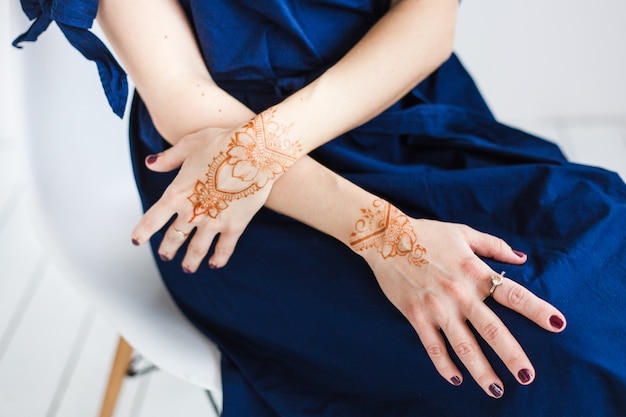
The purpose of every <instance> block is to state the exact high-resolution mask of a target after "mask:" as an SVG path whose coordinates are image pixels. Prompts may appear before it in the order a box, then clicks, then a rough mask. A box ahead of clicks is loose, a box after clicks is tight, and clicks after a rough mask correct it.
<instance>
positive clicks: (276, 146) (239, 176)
mask: <svg viewBox="0 0 626 417" xmlns="http://www.w3.org/2000/svg"><path fill="white" fill-rule="evenodd" d="M274 113H275V109H274V108H269V109H268V110H266V111H264V112H263V113H261V114H259V115H257V116H256V117H254V118H253V119H252V120H250V121H249V122H248V123H246V124H245V125H244V126H242V127H241V128H240V129H239V130H237V131H236V132H235V134H234V135H233V136H232V137H231V139H230V143H229V144H228V149H227V150H226V151H222V152H220V153H219V154H218V155H217V156H216V157H215V158H214V159H213V162H211V164H209V167H208V170H207V173H206V175H205V176H206V179H205V180H204V181H201V180H198V181H197V182H196V185H195V188H194V192H193V193H192V194H191V195H190V196H188V197H187V199H188V200H189V201H190V202H191V204H192V205H193V216H192V218H191V220H189V222H192V221H193V220H194V219H195V218H196V217H197V216H200V215H202V214H204V215H207V216H210V217H212V218H216V217H217V216H218V214H219V213H220V212H222V211H223V210H225V209H226V208H227V207H228V203H229V202H231V201H234V200H239V199H241V198H245V197H247V196H249V195H252V194H254V193H256V192H257V191H259V190H260V189H262V188H263V187H265V186H266V185H267V184H268V182H269V181H271V180H274V179H275V178H276V177H277V176H279V175H281V174H283V173H285V172H286V171H287V169H288V168H289V167H290V166H291V165H292V164H293V163H294V162H295V161H296V160H297V158H298V155H299V153H300V152H301V146H300V142H299V141H298V140H292V139H290V138H288V137H287V135H288V133H289V126H284V125H281V124H280V123H278V122H277V121H275V120H274Z"/></svg>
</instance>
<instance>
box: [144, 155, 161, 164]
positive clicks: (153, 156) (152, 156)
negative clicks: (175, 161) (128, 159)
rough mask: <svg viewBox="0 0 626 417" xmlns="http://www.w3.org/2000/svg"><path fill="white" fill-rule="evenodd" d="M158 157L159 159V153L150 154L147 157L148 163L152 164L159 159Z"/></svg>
mask: <svg viewBox="0 0 626 417" xmlns="http://www.w3.org/2000/svg"><path fill="white" fill-rule="evenodd" d="M157 159H159V156H158V155H148V156H147V157H146V164H148V165H152V164H154V163H155V162H156V161H157Z"/></svg>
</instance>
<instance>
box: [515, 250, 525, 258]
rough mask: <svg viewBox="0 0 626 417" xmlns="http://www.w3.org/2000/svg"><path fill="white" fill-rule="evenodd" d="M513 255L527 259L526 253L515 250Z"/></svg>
mask: <svg viewBox="0 0 626 417" xmlns="http://www.w3.org/2000/svg"><path fill="white" fill-rule="evenodd" d="M513 253H514V254H516V255H517V256H519V257H520V258H524V257H526V254H525V253H524V252H521V251H518V250H515V249H513Z"/></svg>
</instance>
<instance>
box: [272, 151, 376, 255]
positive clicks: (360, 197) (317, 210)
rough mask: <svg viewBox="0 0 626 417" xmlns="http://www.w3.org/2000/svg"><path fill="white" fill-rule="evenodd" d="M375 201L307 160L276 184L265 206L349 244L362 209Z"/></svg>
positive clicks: (315, 163)
mask: <svg viewBox="0 0 626 417" xmlns="http://www.w3.org/2000/svg"><path fill="white" fill-rule="evenodd" d="M375 198H376V197H375V196H374V195H373V194H371V193H369V192H367V191H365V190H363V189H362V188H360V187H358V186H357V185H355V184H353V183H351V182H350V181H348V180H347V179H345V178H343V177H341V176H339V175H338V174H336V173H335V172H332V171H331V170H329V169H328V168H326V167H324V166H323V165H321V164H319V163H318V162H317V161H315V160H314V159H312V158H309V157H305V158H303V159H301V160H300V161H298V162H297V163H296V164H294V165H293V166H292V167H291V169H290V170H289V173H288V174H287V175H283V176H282V177H280V178H279V179H278V180H277V181H276V182H275V183H274V186H273V187H272V192H271V193H270V196H269V198H268V199H267V202H266V204H265V206H266V207H268V208H270V209H272V210H274V211H276V212H278V213H281V214H284V215H286V216H289V217H291V218H293V219H295V220H298V221H300V222H302V223H304V224H307V225H308V226H311V227H313V228H315V229H317V230H319V231H321V232H323V233H326V234H328V235H330V236H332V237H334V238H336V239H338V240H339V241H341V242H342V243H344V244H346V245H349V236H350V234H351V233H352V232H353V231H354V223H355V221H356V220H357V218H358V216H359V214H360V213H361V212H360V209H361V208H363V207H367V206H368V205H369V204H371V202H372V201H373V200H374V199H375Z"/></svg>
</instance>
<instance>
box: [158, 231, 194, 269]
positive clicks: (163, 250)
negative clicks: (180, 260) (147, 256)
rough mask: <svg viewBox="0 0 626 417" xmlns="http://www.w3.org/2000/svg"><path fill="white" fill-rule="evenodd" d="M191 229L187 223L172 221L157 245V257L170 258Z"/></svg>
mask: <svg viewBox="0 0 626 417" xmlns="http://www.w3.org/2000/svg"><path fill="white" fill-rule="evenodd" d="M192 231H193V227H192V226H190V225H189V224H176V222H174V223H172V225H171V226H170V227H169V228H168V229H167V231H166V232H165V235H164V236H163V240H162V241H161V245H159V250H158V253H159V257H160V258H161V259H162V260H164V261H169V260H172V259H173V258H174V256H176V253H177V252H178V249H180V247H181V246H182V244H183V243H184V242H185V240H187V238H188V237H189V235H190V234H191V232H192Z"/></svg>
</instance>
